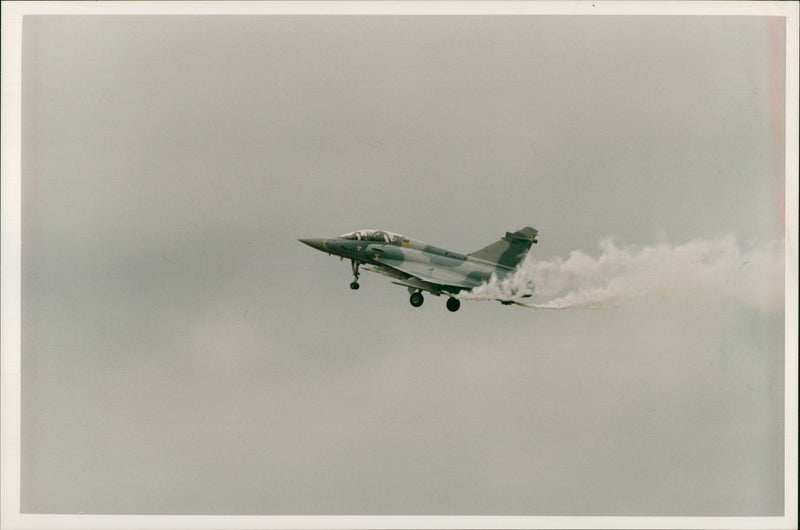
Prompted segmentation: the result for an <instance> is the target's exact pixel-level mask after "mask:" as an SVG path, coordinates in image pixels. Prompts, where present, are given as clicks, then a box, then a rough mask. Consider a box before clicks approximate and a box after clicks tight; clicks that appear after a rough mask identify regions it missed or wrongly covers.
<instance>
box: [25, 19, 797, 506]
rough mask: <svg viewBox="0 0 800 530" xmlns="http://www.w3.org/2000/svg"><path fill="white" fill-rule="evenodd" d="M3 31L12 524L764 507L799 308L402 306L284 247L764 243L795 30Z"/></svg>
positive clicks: (229, 24) (775, 233) (30, 25)
mask: <svg viewBox="0 0 800 530" xmlns="http://www.w3.org/2000/svg"><path fill="white" fill-rule="evenodd" d="M23 32H24V33H23V52H22V53H23V133H22V140H23V143H22V164H23V166H22V175H23V177H22V187H23V196H22V222H23V233H22V235H23V262H22V266H23V277H22V289H23V292H22V294H23V299H22V308H23V317H22V318H23V320H22V341H23V342H22V370H23V379H22V435H23V438H22V442H23V448H22V457H23V458H22V490H21V494H22V509H23V511H24V512H36V513H78V512H84V513H156V514H184V513H187V514H188V513H193V514H256V515H269V514H385V515H392V514H483V515H681V516H701V515H702V516H704V515H748V516H751V515H778V514H782V513H783V493H784V484H783V463H784V453H783V442H784V432H783V421H784V408H783V399H784V362H783V355H784V324H783V319H784V315H783V311H781V310H777V311H776V310H765V309H764V308H761V307H758V306H754V305H751V304H748V303H746V301H741V300H714V299H706V298H701V297H697V299H694V298H693V297H692V296H687V297H684V298H683V299H678V300H675V299H670V300H661V299H649V298H647V299H643V300H638V301H633V302H631V303H629V304H624V305H622V306H620V307H614V308H608V309H595V310H587V309H574V310H567V311H551V312H548V311H532V310H527V309H524V308H520V307H505V306H501V305H500V304H498V303H495V302H467V301H465V302H464V303H463V304H462V307H461V310H460V311H459V312H458V313H454V314H453V313H450V312H448V311H447V310H446V309H445V307H444V299H439V298H436V297H433V296H427V297H426V302H425V304H424V305H423V306H422V307H421V308H418V309H415V308H412V307H411V306H410V304H409V303H408V293H407V292H406V291H405V289H403V288H399V287H397V286H394V285H391V284H390V283H389V282H388V281H387V280H386V278H383V277H381V276H377V275H370V274H367V273H365V274H363V275H362V277H361V284H362V287H361V289H360V290H359V291H357V292H355V291H351V290H350V289H349V288H348V284H349V282H350V281H351V276H350V266H349V263H347V262H340V261H339V260H336V259H334V258H332V257H328V256H326V255H324V254H322V253H320V252H316V251H314V250H312V249H310V248H308V247H306V246H304V245H302V244H301V243H299V242H298V241H297V238H300V237H321V236H331V235H336V234H341V233H344V232H349V231H352V230H356V229H360V228H382V229H385V230H390V231H394V232H398V233H402V234H405V235H407V236H410V237H414V238H418V239H422V240H425V241H428V242H430V243H432V244H436V245H438V246H442V247H445V248H449V249H452V250H455V251H459V252H469V251H474V250H476V249H478V248H481V247H483V246H485V245H487V244H489V243H491V242H492V241H494V240H496V239H497V238H498V237H500V236H502V235H503V234H504V233H505V231H506V230H515V229H518V228H521V227H523V226H526V225H530V226H533V227H535V228H537V229H538V230H539V244H538V245H536V246H535V247H534V249H533V252H534V253H535V256H536V257H540V258H541V259H556V258H558V257H563V258H566V257H567V256H568V255H569V254H570V252H572V251H573V250H581V251H582V252H585V253H587V254H594V255H596V254H597V253H599V252H600V250H599V247H598V245H599V242H600V241H601V240H603V239H605V238H608V237H613V238H614V240H615V241H617V242H618V244H619V245H626V246H627V245H630V246H633V247H634V248H639V247H643V246H647V245H653V244H666V245H679V244H682V243H685V242H687V241H690V240H696V239H700V240H715V239H716V238H719V237H722V236H731V237H733V238H734V241H735V242H736V245H738V246H739V247H741V248H742V249H748V248H755V247H758V246H759V245H761V244H766V243H768V242H774V241H780V240H781V239H782V237H783V224H784V219H783V206H782V204H783V200H784V196H783V188H784V169H783V168H784V165H783V164H784V162H783V160H784V153H783V128H784V121H783V120H784V103H783V101H784V97H785V93H784V85H783V79H784V75H785V72H784V61H785V55H784V53H785V52H784V39H785V34H784V29H783V20H782V19H778V18H767V17H704V16H695V17H670V16H659V17H641V16H626V17H622V16H609V17H590V16H559V17H555V16H530V17H522V16H515V17H509V16H491V17H489V16H435V17H418V16H416V17H415V16H386V17H380V16H337V17H323V16H304V17H290V16H262V17H240V16H228V17H189V16H180V17H87V16H68V17H65V16H47V17H44V16H28V17H26V18H25V21H24V26H23ZM762 281H763V287H764V289H765V290H774V289H775V288H778V289H782V285H783V278H782V276H781V275H774V276H769V277H764V278H763V280H762Z"/></svg>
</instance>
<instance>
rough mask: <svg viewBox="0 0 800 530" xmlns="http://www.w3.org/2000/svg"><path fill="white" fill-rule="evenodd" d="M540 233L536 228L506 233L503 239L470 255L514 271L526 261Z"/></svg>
mask: <svg viewBox="0 0 800 530" xmlns="http://www.w3.org/2000/svg"><path fill="white" fill-rule="evenodd" d="M538 233H539V232H538V231H537V230H536V229H535V228H531V227H530V226H526V227H525V228H520V229H519V230H517V231H516V232H506V235H505V236H504V237H503V239H500V240H498V241H495V242H494V243H492V244H491V245H489V246H488V247H484V248H482V249H480V250H476V251H475V252H472V253H471V254H469V255H470V256H472V257H474V258H477V259H482V260H485V261H490V262H492V263H497V264H499V265H502V266H504V267H508V268H510V269H513V268H514V267H516V266H517V265H519V264H520V263H521V262H522V260H524V259H525V256H527V254H528V251H529V250H530V248H531V245H532V244H534V243H536V242H537V241H536V235H537V234H538Z"/></svg>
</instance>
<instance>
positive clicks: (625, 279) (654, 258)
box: [459, 236, 784, 312]
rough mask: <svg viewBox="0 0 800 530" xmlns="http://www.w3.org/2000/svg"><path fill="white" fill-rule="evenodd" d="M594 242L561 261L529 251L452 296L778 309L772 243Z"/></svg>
mask: <svg viewBox="0 0 800 530" xmlns="http://www.w3.org/2000/svg"><path fill="white" fill-rule="evenodd" d="M599 246H600V254H599V255H597V256H592V255H589V254H586V253H584V252H581V251H579V250H575V251H573V252H572V253H571V254H570V255H569V257H568V258H567V259H561V258H554V259H551V260H546V261H540V260H537V259H536V258H534V257H533V256H531V255H529V256H528V258H527V259H526V260H525V261H524V262H523V263H522V264H521V265H520V267H519V268H518V269H517V271H515V273H514V274H512V275H510V276H508V277H506V278H504V279H502V280H498V279H497V278H496V277H494V276H493V277H492V279H491V280H490V281H489V282H488V283H485V284H483V285H480V286H478V287H476V288H475V289H473V290H471V291H469V292H464V293H462V294H461V295H459V298H462V299H468V300H498V299H500V300H512V301H514V302H516V303H518V304H520V305H524V306H526V307H530V308H534V309H570V308H604V307H613V306H620V305H625V304H629V303H633V302H635V301H637V300H642V299H667V300H673V301H689V300H710V301H722V302H732V301H737V302H743V303H745V304H747V305H750V306H752V307H755V308H757V309H759V310H762V311H768V312H777V311H780V310H782V308H783V301H784V289H783V284H784V282H783V271H784V264H783V245H782V243H780V242H777V241H776V242H770V243H763V244H760V245H758V246H751V247H748V248H740V245H738V244H737V242H736V240H735V238H734V237H732V236H726V237H721V238H718V239H714V240H704V239H695V240H693V241H689V242H688V243H684V244H681V245H677V246H675V245H668V244H659V245H654V246H644V247H635V246H629V247H618V246H617V245H616V244H615V243H614V241H613V240H611V239H606V240H603V241H601V242H600V245H599ZM526 295H529V296H531V295H532V297H526Z"/></svg>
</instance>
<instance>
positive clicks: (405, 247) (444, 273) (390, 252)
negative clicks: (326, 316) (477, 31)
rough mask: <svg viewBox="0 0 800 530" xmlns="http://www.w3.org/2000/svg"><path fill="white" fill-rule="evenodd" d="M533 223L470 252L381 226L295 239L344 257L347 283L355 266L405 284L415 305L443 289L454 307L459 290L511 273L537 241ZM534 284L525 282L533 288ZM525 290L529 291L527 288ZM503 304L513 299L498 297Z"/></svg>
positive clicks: (353, 286)
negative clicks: (348, 266) (425, 294)
mask: <svg viewBox="0 0 800 530" xmlns="http://www.w3.org/2000/svg"><path fill="white" fill-rule="evenodd" d="M537 234H538V232H537V230H536V229H535V228H531V227H529V226H526V227H525V228H521V229H519V230H517V231H516V232H506V235H505V236H504V237H503V238H502V239H499V240H498V241H495V242H494V243H492V244H491V245H489V246H486V247H484V248H482V249H480V250H476V251H475V252H472V253H470V254H459V253H458V252H452V251H449V250H445V249H443V248H439V247H435V246H433V245H429V244H427V243H425V242H423V241H419V240H416V239H411V238H410V237H405V236H401V235H399V234H395V233H393V232H387V231H384V230H357V231H355V232H350V233H349V234H343V235H341V236H338V237H329V238H321V237H315V238H308V239H299V241H300V242H302V243H305V244H306V245H308V246H310V247H312V248H315V249H317V250H321V251H322V252H327V253H328V254H331V255H336V256H339V257H340V259H349V260H350V263H351V268H352V271H353V282H352V283H351V284H350V288H351V289H358V288H359V284H358V276H359V267H360V266H362V265H363V266H364V269H365V270H368V271H371V272H378V273H380V274H383V275H385V276H388V277H390V278H392V283H394V284H397V285H401V286H403V287H407V288H408V291H409V293H411V297H410V299H409V301H410V302H411V305H412V306H414V307H419V306H421V305H422V303H423V302H424V300H425V299H424V298H423V296H422V292H423V291H426V292H429V293H431V294H434V295H436V296H440V295H447V296H448V299H447V309H449V310H450V311H458V308H459V307H461V301H460V300H459V299H458V298H456V297H455V295H456V294H458V293H460V292H461V291H465V290H470V289H473V288H475V287H477V286H479V285H481V284H483V283H485V282H487V281H489V280H490V278H491V277H492V275H495V276H496V277H497V278H499V279H502V278H504V277H506V276H508V275H510V274H511V273H512V272H513V271H514V269H515V268H516V267H517V266H518V265H519V264H520V263H521V262H522V261H523V260H524V259H525V257H526V256H527V254H528V251H529V250H530V248H531V245H532V244H534V243H537V240H536V235H537ZM532 287H533V286H529V288H531V289H532ZM525 296H530V294H527V295H525ZM499 301H500V302H502V303H503V304H506V305H508V304H512V303H515V301H514V300H499Z"/></svg>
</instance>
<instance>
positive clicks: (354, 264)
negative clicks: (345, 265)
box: [350, 260, 360, 291]
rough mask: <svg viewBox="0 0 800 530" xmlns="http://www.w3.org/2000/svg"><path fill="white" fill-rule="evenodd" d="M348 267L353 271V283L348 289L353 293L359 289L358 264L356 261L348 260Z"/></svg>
mask: <svg viewBox="0 0 800 530" xmlns="http://www.w3.org/2000/svg"><path fill="white" fill-rule="evenodd" d="M350 266H351V268H352V269H353V281H352V282H351V283H350V288H351V289H353V290H354V291H355V290H356V289H358V288H359V287H360V286H359V285H358V262H357V261H356V260H350Z"/></svg>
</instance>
